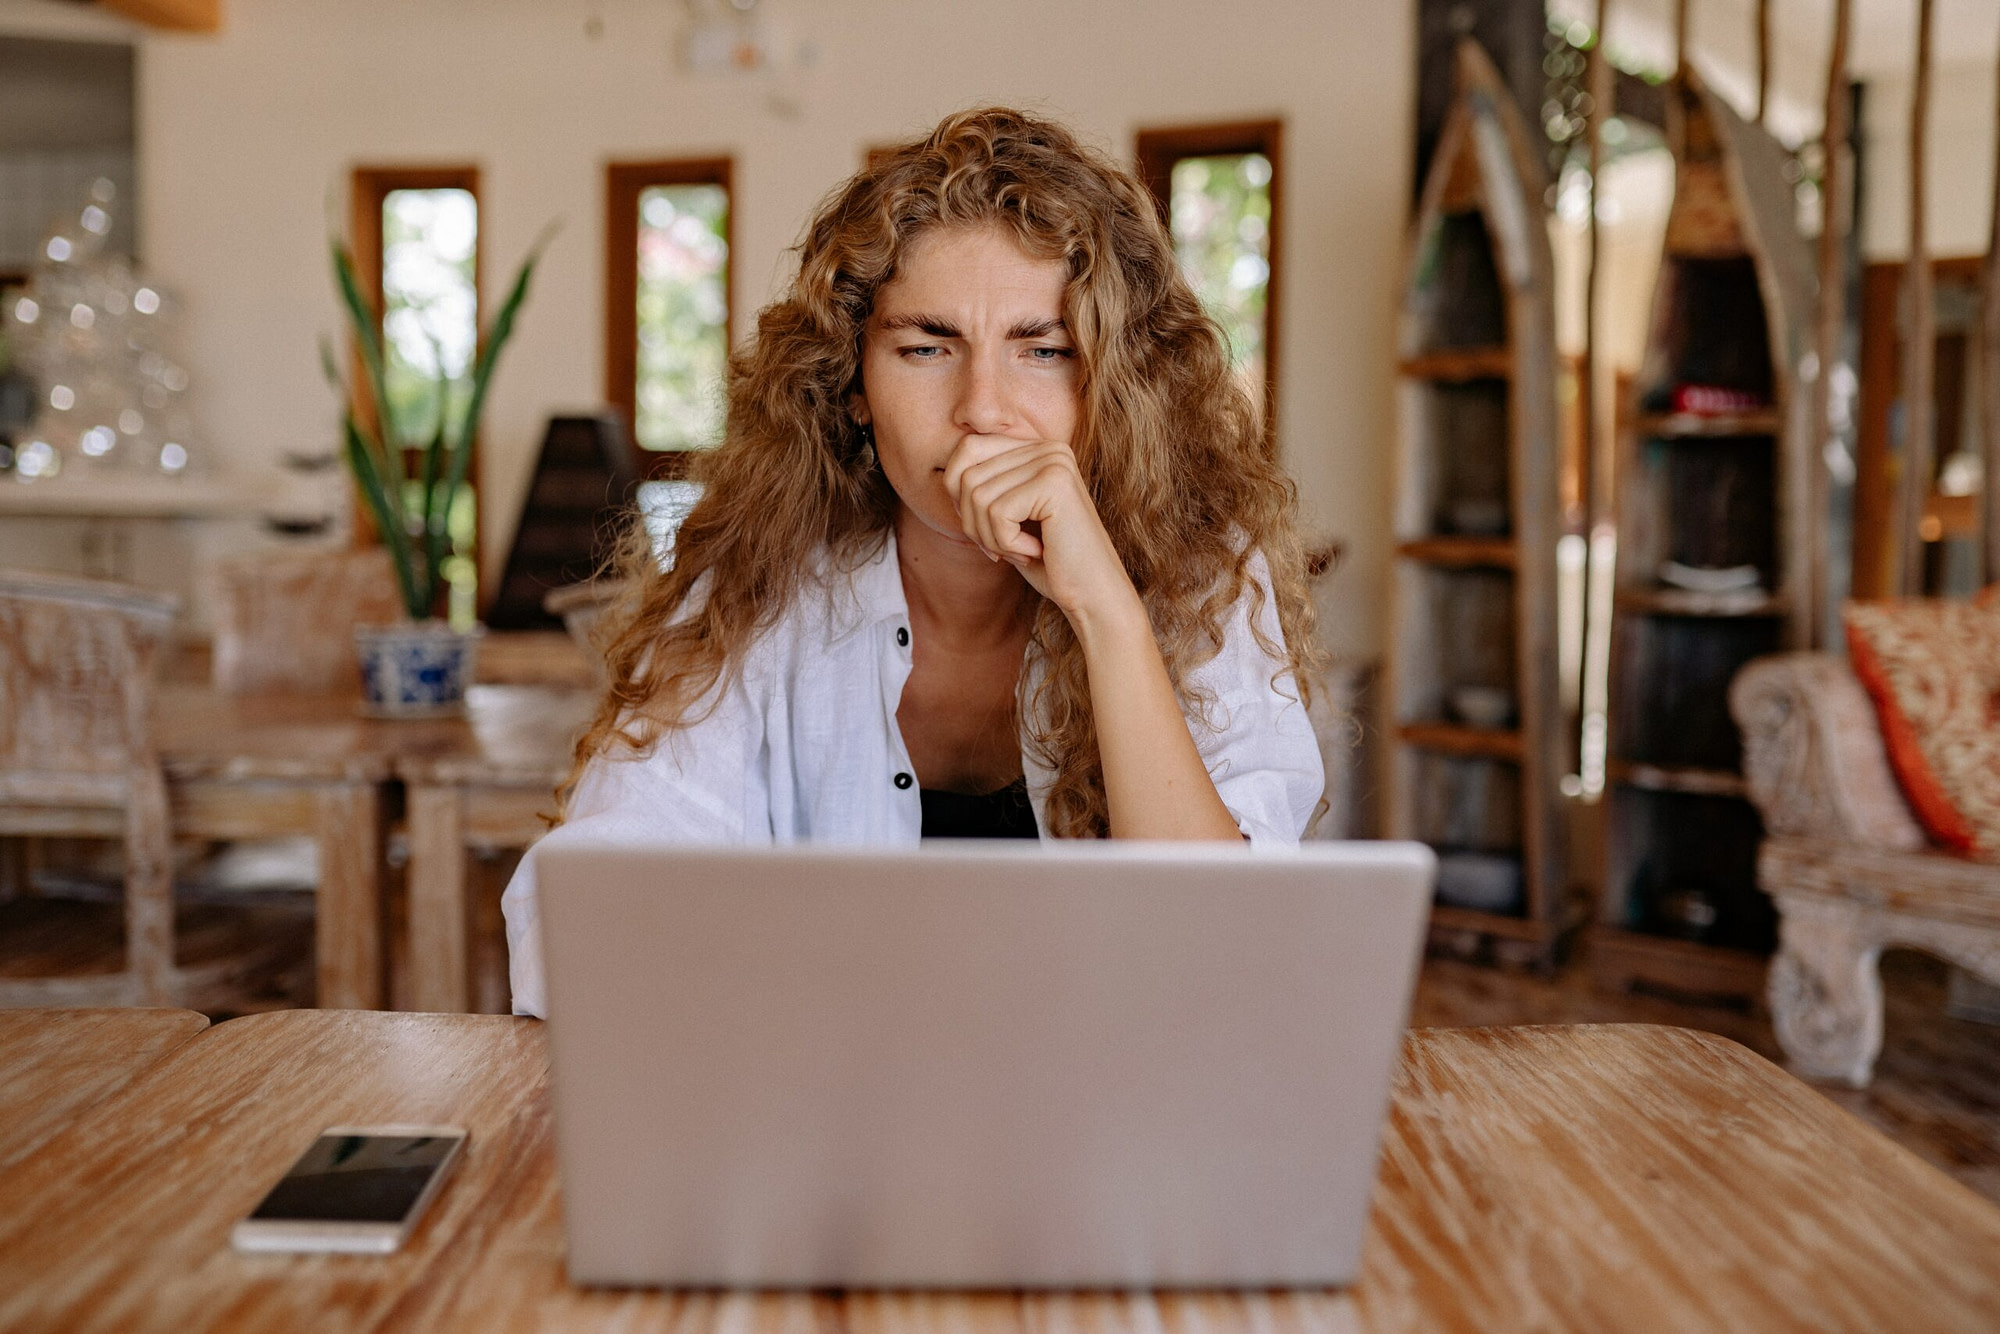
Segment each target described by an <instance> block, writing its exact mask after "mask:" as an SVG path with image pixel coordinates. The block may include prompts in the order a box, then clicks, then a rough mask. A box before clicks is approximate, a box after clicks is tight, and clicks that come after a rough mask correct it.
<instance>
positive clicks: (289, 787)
mask: <svg viewBox="0 0 2000 1334" xmlns="http://www.w3.org/2000/svg"><path fill="white" fill-rule="evenodd" d="M588 699H589V696H588V695H587V694H586V693H585V692H583V691H580V690H575V689H566V688H560V687H541V686H523V685H492V686H474V687H473V688H472V690H471V691H470V692H469V695H468V698H467V713H466V716H465V717H463V718H444V719H430V720H423V721H397V722H389V721H384V720H380V719H371V718H365V717H363V716H362V715H361V713H360V711H359V706H358V703H357V701H356V700H355V699H353V698H352V697H349V696H343V695H310V696H288V695H244V696H230V695H223V694H219V693H217V692H216V691H214V690H211V689H209V688H207V687H205V686H166V687H163V688H162V689H161V691H160V695H159V701H158V704H157V706H156V709H155V729H154V730H155V737H154V740H155V744H156V745H157V746H158V748H159V751H160V757H161V763H162V766H163V767H164V768H165V770H166V774H167V785H168V799H169V803H170V806H171V811H172V828H173V831H174V833H175V834H177V835H188V836H191V837H196V838H214V839H239V838H269V837H273V836H278V835H289V834H305V835H309V836H311V837H312V838H314V839H315V840H316V841H317V843H318V845H319V851H320V883H319V890H318V893H317V895H316V915H317V923H316V931H315V940H316V945H315V950H316V953H317V956H318V957H317V965H318V978H319V991H318V995H319V1003H320V1005H322V1006H324V1007H327V1008H369V1007H374V1006H379V1005H381V1004H382V1003H383V948H382V891H381V882H382V863H383V847H384V836H385V831H386V827H387V823H388V818H389V812H390V810H391V803H392V800H393V797H394V792H393V789H392V788H391V786H390V785H391V784H392V783H393V782H394V781H395V780H396V779H397V777H398V775H399V772H400V771H401V769H402V768H403V767H405V766H409V767H411V768H413V769H414V770H415V771H417V772H425V773H428V772H431V770H430V769H428V768H426V767H424V766H428V765H432V764H437V765H442V766H445V768H444V769H443V770H441V772H450V771H451V770H450V768H449V766H450V765H452V764H461V763H462V764H466V765H471V766H473V769H472V772H474V773H477V772H479V770H478V765H479V763H480V761H481V760H482V759H483V758H486V757H491V758H492V759H494V761H495V762H496V763H497V764H499V765H500V767H501V768H502V769H503V770H505V769H506V766H507V764H508V763H509V762H510V761H509V757H515V756H518V755H519V754H520V753H521V752H522V751H523V749H524V748H525V750H526V751H527V752H528V753H531V754H533V755H536V756H541V755H544V754H546V753H549V752H550V751H551V750H552V749H553V748H554V747H553V743H551V741H550V740H549V739H548V736H549V732H550V728H551V726H553V727H555V729H556V730H557V732H558V733H560V732H561V729H562V728H564V727H567V726H569V725H570V724H569V723H568V721H563V722H561V723H558V724H546V723H544V724H540V725H538V721H537V720H541V719H546V718H549V717H555V716H558V715H559V716H560V717H561V718H562V719H564V720H569V719H572V718H579V717H580V716H581V715H582V712H583V710H584V709H586V708H587V707H588ZM565 708H566V709H567V710H568V711H567V712H563V711H562V710H563V709H565ZM517 736H518V737H519V738H521V740H519V741H518V742H517V741H516V740H515V738H516V737H517ZM558 739H559V738H558ZM547 770H548V766H547V765H546V764H545V765H544V766H543V768H542V769H541V770H538V771H537V772H539V773H542V774H544V778H543V780H542V783H541V793H542V795H541V804H542V808H543V809H548V808H549V807H550V806H552V805H553V802H551V801H550V800H549V797H548V793H549V790H550V788H551V787H552V786H553V780H551V779H547V778H546V776H545V775H546V772H547ZM467 786H468V787H470V788H473V789H475V790H476V789H478V786H479V785H478V784H477V783H468V784H467ZM413 804H414V803H413ZM524 804H526V803H524ZM430 805H431V803H430V799H429V798H428V797H426V798H425V802H424V808H423V809H421V810H417V811H414V812H413V813H412V817H411V818H412V828H411V838H412V841H413V843H416V844H420V845H422V846H423V848H424V849H425V853H424V856H423V858H421V859H419V860H421V861H422V868H423V870H424V871H425V873H426V874H429V873H430V870H429V868H430V866H431V864H432V861H433V860H434V859H432V858H431V857H430V853H429V849H430V848H431V847H433V846H435V844H436V842H437V835H435V834H434V833H432V832H430V825H429V824H427V823H422V821H423V818H424V816H425V815H427V814H428V813H429V807H430ZM537 828H539V825H537ZM522 846H525V843H523V844H522ZM412 875H413V880H417V879H422V878H423V877H422V876H420V875H419V874H418V868H417V867H413V870H412ZM454 893H455V894H456V896H457V898H456V901H457V902H460V903H462V902H463V890H462V889H457V888H455V889H454ZM415 894H416V891H415V889H414V888H413V897H414V896H415ZM435 897H437V895H436V894H435V893H434V892H432V891H431V890H430V888H429V883H428V882H426V890H425V901H426V902H429V901H430V899H432V898H435ZM419 916H420V913H419V912H418V910H417V909H416V908H415V907H413V909H412V917H413V919H414V918H417V917H419ZM425 917H426V920H428V915H427V914H425ZM461 920H462V913H461ZM424 948H425V950H428V949H429V948H430V944H429V942H428V938H426V943H425V946H424ZM463 952H464V942H463V928H462V927H461V928H460V939H459V943H458V955H457V959H458V963H457V969H458V975H459V977H460V978H461V979H462V976H463V970H464V964H463ZM429 958H430V956H429V954H428V953H425V952H417V953H414V954H413V956H412V964H413V968H414V970H415V973H416V976H417V977H418V978H419V979H421V978H423V977H424V974H425V969H426V967H427V966H428V960H429ZM459 990H460V991H462V990H463V983H462V980H461V982H460V984H459ZM456 1008H464V1007H463V1003H462V1002H461V1003H460V1004H459V1005H458V1006H457V1007H456Z"/></svg>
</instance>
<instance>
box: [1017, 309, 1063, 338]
mask: <svg viewBox="0 0 2000 1334" xmlns="http://www.w3.org/2000/svg"><path fill="white" fill-rule="evenodd" d="M1068 327H1069V326H1068V325H1066V324H1064V323H1063V321H1062V316H1060V315H1049V316H1046V317H1044V318H1042V319H1039V320H1022V321H1021V322H1020V323H1019V324H1016V325H1015V326H1014V327H1013V328H1011V329H1009V330H1008V331H1007V337H1008V338H1010V339H1015V338H1047V337H1048V336H1049V335H1050V334H1052V333H1061V332H1063V331H1064V330H1065V329H1067V328H1068Z"/></svg>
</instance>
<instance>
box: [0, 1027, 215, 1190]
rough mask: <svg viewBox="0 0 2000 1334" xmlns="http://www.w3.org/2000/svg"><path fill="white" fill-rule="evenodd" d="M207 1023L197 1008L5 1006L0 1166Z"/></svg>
mask: <svg viewBox="0 0 2000 1334" xmlns="http://www.w3.org/2000/svg"><path fill="white" fill-rule="evenodd" d="M207 1027H208V1019H207V1018H206V1017H205V1016H203V1015H199V1014H196V1013H195V1012H194V1011H193V1010H169V1009H116V1010H111V1009H103V1010H0V1169H4V1168H6V1167H7V1165H8V1164H10V1163H16V1162H19V1161H20V1160H21V1159H23V1158H26V1157H27V1156H28V1155H30V1154H32V1153H33V1152H34V1151H35V1150H37V1149H39V1148H41V1147H42V1145H43V1144H44V1143H46V1142H47V1141H48V1140H49V1139H50V1138H51V1137H53V1136H54V1135H55V1134H56V1133H57V1132H58V1131H60V1130H62V1129H63V1128H64V1127H65V1126H67V1125H68V1124H69V1123H70V1121H71V1120H72V1119H74V1118H75V1117H76V1116H77V1115H79V1114H80V1113H82V1112H84V1111H87V1110H88V1109H90V1108H91V1107H93V1106H95V1105H96V1104H97V1103H99V1102H101V1101H103V1100H105V1099H107V1098H109V1097H111V1096H112V1095H113V1094H115V1093H117V1092H118V1090H119V1089H121V1088H123V1087H125V1085H127V1084H129V1083H130V1082H131V1081H132V1080H133V1079H134V1078H136V1077H137V1076H138V1075H139V1074H140V1073H142V1072H143V1071H145V1070H148V1069H150V1068H152V1067H153V1066H154V1065H156V1064H158V1063H159V1061H161V1060H162V1059H163V1058H164V1057H165V1056H166V1055H167V1053H168V1052H171V1051H173V1050H174V1049H175V1048H176V1047H179V1046H180V1045H181V1044H182V1043H184V1042H186V1041H188V1040H189V1039H190V1038H192V1037H194V1036H195V1035H196V1034H197V1033H199V1032H201V1031H202V1030H203V1029H204V1028H207Z"/></svg>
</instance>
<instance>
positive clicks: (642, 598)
mask: <svg viewBox="0 0 2000 1334" xmlns="http://www.w3.org/2000/svg"><path fill="white" fill-rule="evenodd" d="M695 468H696V474H695V475H696V476H697V478H698V479H699V480H701V481H703V482H704V483H705V484H706V490H705V492H704V494H703V498H702V500H701V502H700V503H699V504H698V505H696V507H695V508H694V510H693V512H692V513H690V514H689V515H688V517H687V519H686V520H685V521H684V522H683V524H682V525H681V527H680V530H679V532H678V534H677V536H676V539H675V546H674V558H673V561H672V562H671V568H667V569H664V570H663V569H661V568H660V563H659V562H658V561H657V560H655V559H654V558H653V556H652V554H651V552H650V551H649V550H647V549H646V547H645V544H644V543H643V542H639V543H637V544H636V547H637V550H636V552H635V555H634V556H633V557H632V558H631V559H630V560H629V561H628V564H629V566H630V570H629V574H630V576H631V577H630V579H629V580H628V586H631V587H634V588H636V601H635V603H634V605H633V606H632V607H631V608H630V609H629V610H628V611H627V612H626V614H625V619H624V621H623V623H622V626H621V628H620V629H619V631H618V632H617V634H616V636H615V638H613V640H612V641H611V643H610V647H609V650H608V653H607V665H608V668H609V672H610V682H611V683H610V688H609V690H608V692H607V693H606V696H605V699H604V701H603V703H602V704H601V706H600V708H599V710H598V713H597V717H596V719H595V721H594V723H593V725H592V726H591V728H590V730H589V731H588V733H586V734H585V736H584V737H583V739H582V740H581V741H580V742H579V743H578V746H577V763H576V769H575V771H574V772H573V774H572V777H571V781H570V782H569V783H568V784H567V785H566V787H565V790H564V791H563V792H562V793H561V794H560V795H561V799H562V823H561V824H560V825H559V827H558V828H557V829H555V830H554V831H553V832H552V833H551V834H550V835H549V836H548V839H547V840H545V843H544V845H546V844H547V843H550V842H568V841H573V840H586V839H588V840H617V841H634V840H650V841H658V842H702V843H753V842H755V843H762V842H773V841H775V842H780V843H787V842H795V841H804V840H809V839H810V840H819V841H826V842H841V843H875V844H886V845H909V846H913V845H915V844H916V842H917V841H918V839H919V838H920V837H925V836H938V835H948V836H967V835H980V834H986V835H1017V836H1025V837H1034V836H1036V835H1037V834H1039V835H1041V836H1045V837H1103V836H1107V835H1108V836H1110V837H1114V838H1168V839H1230V840H1242V839H1248V840H1249V841H1250V842H1251V843H1253V844H1262V843H1271V844H1279V845H1282V844H1295V843H1296V842H1297V841H1298V839H1299V836H1300V834H1301V832H1302V830H1303V829H1304V827H1305V825H1306V823H1307V821H1308V820H1309V819H1310V818H1311V816H1312V814H1313V812H1314V809H1315V807H1316V805H1317V803H1318V801H1319V797H1320V790H1321V787H1322V783H1323V775H1322V773H1321V769H1320V762H1319V755H1318V751H1317V748H1316V746H1315V744H1314V740H1313V733H1312V729H1311V727H1310V725H1309V724H1308V723H1307V721H1306V714H1305V708H1304V704H1303V701H1302V699H1301V698H1300V690H1299V685H1298V683H1299V682H1301V681H1303V680H1305V679H1306V677H1307V673H1306V671H1305V668H1306V667H1307V665H1308V664H1307V662H1306V653H1307V647H1306V646H1308V645H1309V644H1310V643H1311V638H1310V636H1311V610H1310V604H1309V602H1308V600H1307V597H1306V592H1305V587H1304V560H1303V557H1302V554H1301V551H1300V547H1299V542H1298V538H1297V535H1296V533H1295V532H1294V530H1293V526H1292V506H1293V493H1292V488H1291V485H1290V483H1289V482H1288V481H1287V480H1286V479H1285V477H1284V476H1283V474H1282V473H1281V472H1280V471H1279V469H1278V468H1277V466H1276V464H1275V463H1274V462H1273V460H1272V459H1271V458H1270V456H1269V453H1268V452H1267V450H1266V448H1265V446H1264V442H1263V438H1262V433H1261V430H1260V427H1259V424H1258V422H1257V420H1256V417H1255V414H1254V413H1253V411H1252V409H1251V407H1250V403H1249V400H1248V398H1247V396H1246V395H1245V394H1244V392H1243V390H1242V389H1241V387H1240V386H1239V385H1238V384H1237V382H1236V380H1235V379H1234V377H1233V376H1232V374H1231V372H1230V369H1229V366H1228V359H1227V356H1226V352H1225V347H1224V343H1223V339H1222V336H1221V333H1220V331H1219V330H1218V329H1217V327H1216V325H1215V324H1214V322H1213V321H1211V320H1210V319H1209V318H1208V316H1207V315H1206V314H1205V313H1204V312H1203V311H1202V308H1201V306H1200V303H1199V302H1198V301H1197V300H1196V298H1195V296H1194V294H1193V292H1192V291H1191V290H1190V289H1189V288H1188V286H1187V283H1186V282H1185V280H1184V279H1183V278H1182V277H1181V276H1180V273H1179V270H1178V267H1177V265H1176V264H1175V261H1174V256H1173V250H1172V245H1171V242H1170V241H1169V239H1168V237H1167V234H1166V231H1165V229H1164V228H1163V227H1162V226H1161V224H1160V220H1159V216H1158V213H1157V212H1156V210H1155V208H1154V205H1153V201H1152V199H1151V197H1150V196H1149V195H1148V194H1147V193H1146V191H1145V189H1144V187H1143V186H1141V185H1140V184H1139V183H1138V181H1137V180H1135V179H1134V178H1133V177H1132V176H1131V175H1130V174H1129V173H1128V172H1126V171H1124V170H1122V169H1120V168H1118V167H1115V166H1113V165H1111V164H1110V163H1108V162H1107V161H1105V160H1104V159H1103V158H1102V157H1101V156H1099V155H1097V154H1095V153H1093V152H1090V151H1089V150H1086V149H1085V148H1083V147H1082V146H1081V145H1079V144H1078V143H1077V141H1076V140H1075V138H1074V137H1073V136H1072V135H1071V134H1070V133H1069V132H1068V131H1067V130H1065V129H1063V128H1062V127H1061V126H1059V125H1055V124H1053V123H1051V122H1048V121H1044V120H1038V119H1036V118H1033V117H1030V116H1027V115H1024V114H1022V113H1020V112H1015V111H1008V110H998V109H994V110H983V111H970V112H964V113H961V114H959V115H955V116H952V117H950V118H948V119H947V120H946V121H945V122H944V123H943V124H941V125H939V126H938V128H937V130H936V131H935V132H933V133H932V134H931V136H930V137H929V138H928V139H926V140H924V141H922V142H920V143H913V144H910V145H907V146H905V147H903V148H901V149H898V150H897V151H895V152H894V153H891V154H889V155H888V156H886V157H885V158H883V159H881V160H879V161H878V162H876V163H874V164H872V165H871V166H870V167H869V168H868V169H867V170H865V171H863V172H862V173H861V174H860V175H858V176H856V177H855V178H854V179H853V180H851V181H849V182H848V183H847V185H846V186H845V187H843V188H842V189H841V190H840V191H838V192H837V193H836V194H835V195H834V196H833V197H832V198H831V199H830V201H829V202H828V203H826V204H825V205H824V206H823V207H822V208H821V210H820V212H819V214H818V216H817V217H816V218H815V219H814V220H813V222H812V224H811V226H810V228H809V229H808V231H807V233H806V237H805V240H804V242H803V244H802V246H801V262H800V268H799V274H798V277H797V279H796V281H795V282H794V283H793V285H792V288H791V291H790V292H789V294H788V295H786V296H785V297H784V298H783V299H782V300H780V301H778V302H777V303H775V304H774V305H772V306H770V307H768V308H767V309H765V310H764V311H763V312H762V314H761V315H760V316H759V318H758V325H757V334H756V337H755V338H754V340H752V341H751V342H750V344H749V345H748V346H747V347H745V348H744V349H743V350H741V351H740V352H738V353H737V354H736V355H735V357H734V358H733V359H732V362H731V366H730V385H729V424H728V429H727V433H726V436H725V438H724V440H723V443H722V445H721V447H720V448H719V449H717V450H716V451H714V452H713V453H712V454H708V455H704V456H701V457H700V458H699V459H698V460H697V462H696V464H695ZM505 907H506V914H507V928H508V944H509V949H510V953H511V968H512V973H513V985H514V1005H515V1009H516V1010H517V1011H519V1012H522V1013H530V1014H540V1013H543V1012H544V1010H545V1006H546V1002H545V998H544V995H543V987H542V969H541V952H540V942H539V938H538V926H537V921H536V903H535V884H534V855H533V854H532V853H531V854H530V855H529V857H528V858H527V859H526V860H524V861H523V863H522V867H521V870H520V871H519V872H518V873H517V874H516V876H515V879H514V882H513V884H512V885H511V886H510V887H509V888H508V891H507V895H506V899H505Z"/></svg>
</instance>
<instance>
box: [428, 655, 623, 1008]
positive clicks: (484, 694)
mask: <svg viewBox="0 0 2000 1334" xmlns="http://www.w3.org/2000/svg"><path fill="white" fill-rule="evenodd" d="M596 699H597V696H596V692H595V691H594V690H583V689H573V688H571V689H565V688H562V687H556V686H534V687H530V686H504V687H503V686H491V687H486V686H479V687H474V689H473V697H472V700H471V701H470V706H469V708H468V712H467V720H466V721H467V726H466V727H464V728H463V729H462V730H461V731H460V732H459V733H457V734H456V735H455V737H454V738H453V740H454V744H452V745H450V746H448V747H438V748H435V749H431V750H427V751H421V752H419V751H411V752H407V753H405V754H402V755H399V756H398V757H397V760H396V776H397V777H398V778H400V779H402V781H403V786H404V790H405V794H406V800H407V806H406V811H407V817H408V820H409V835H410V866H409V889H410V936H409V939H410V949H409V957H410V1003H411V1005H412V1006H413V1007H414V1008H415V1009H419V1010H435V1011H440V1012H450V1013H457V1012H461V1011H465V1010H468V1009H470V1008H471V1007H472V996H471V977H470V970H469V968H468V964H467V960H468V955H469V952H468V949H467V925H466V924H467V920H468V917H469V912H470V903H469V899H470V879H469V875H468V872H469V870H470V868H469V866H468V865H467V860H466V854H467V852H468V851H472V850H478V851H482V852H490V851H497V850H500V849H514V850H519V849H522V848H525V847H527V846H528V845H529V844H530V843H533V842H534V841H535V840H536V839H537V838H540V837H541V835H542V832H543V831H544V830H545V829H547V828H548V817H549V816H550V815H552V814H553V813H554V811H555V805H556V803H555V787H556V784H558V783H559V782H561V781H562V780H563V778H564V777H566V776H567V775H568V773H569V769H570V763H571V758H572V754H573V751H574V747H575V745H576V739H577V737H579V736H580V735H582V733H583V729H584V727H585V726H586V725H587V724H588V723H589V721H590V713H591V710H592V708H593V707H594V706H595V704H596Z"/></svg>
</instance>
